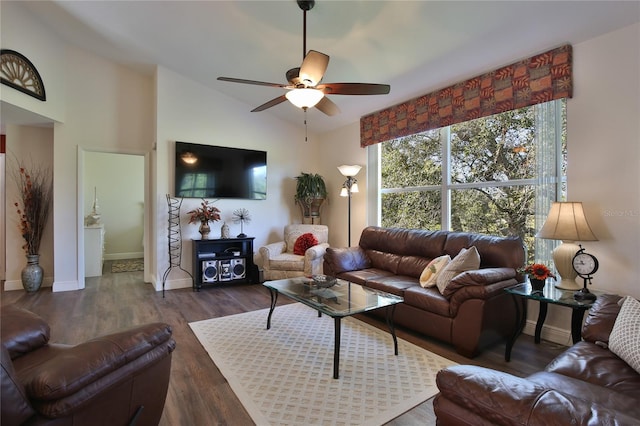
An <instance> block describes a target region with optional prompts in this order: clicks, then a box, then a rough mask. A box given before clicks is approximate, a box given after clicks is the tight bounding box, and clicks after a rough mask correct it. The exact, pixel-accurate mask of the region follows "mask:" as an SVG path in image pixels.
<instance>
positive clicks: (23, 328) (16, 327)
mask: <svg viewBox="0 0 640 426" xmlns="http://www.w3.org/2000/svg"><path fill="white" fill-rule="evenodd" d="M50 334H51V330H50V328H49V324H47V323H46V322H45V320H44V319H42V318H41V317H40V316H38V315H36V314H34V313H33V312H30V311H27V310H26V309H22V308H18V307H17V306H14V305H7V306H3V307H2V314H1V316H0V337H1V338H2V345H3V346H4V347H5V348H7V351H8V352H9V356H10V357H11V359H16V358H18V357H19V356H21V355H24V354H26V353H29V352H31V351H33V350H35V349H38V348H40V347H42V346H44V345H46V344H47V342H48V341H49V337H50Z"/></svg>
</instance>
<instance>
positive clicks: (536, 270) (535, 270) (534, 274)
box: [523, 263, 556, 280]
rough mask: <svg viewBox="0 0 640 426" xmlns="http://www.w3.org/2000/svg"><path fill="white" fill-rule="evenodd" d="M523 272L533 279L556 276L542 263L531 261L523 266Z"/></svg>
mask: <svg viewBox="0 0 640 426" xmlns="http://www.w3.org/2000/svg"><path fill="white" fill-rule="evenodd" d="M523 272H524V273H525V274H527V275H529V278H532V279H535V280H546V279H547V278H554V279H555V277H556V276H555V275H553V273H551V271H550V270H549V268H547V267H546V266H545V265H544V264H542V263H533V264H531V265H527V266H526V267H525V268H524V270H523Z"/></svg>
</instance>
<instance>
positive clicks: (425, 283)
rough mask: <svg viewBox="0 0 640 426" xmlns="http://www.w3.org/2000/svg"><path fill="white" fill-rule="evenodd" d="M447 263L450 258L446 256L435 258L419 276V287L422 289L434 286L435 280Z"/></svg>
mask: <svg viewBox="0 0 640 426" xmlns="http://www.w3.org/2000/svg"><path fill="white" fill-rule="evenodd" d="M449 262H451V256H449V255H448V254H445V255H443V256H440V257H436V258H435V259H433V260H432V261H431V262H429V264H428V265H427V267H426V268H424V271H422V274H421V275H420V285H421V286H422V287H424V288H427V287H433V286H434V285H436V278H437V277H438V275H439V274H440V272H441V271H442V270H443V269H444V267H445V266H447V264H448V263H449Z"/></svg>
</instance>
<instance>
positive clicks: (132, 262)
mask: <svg viewBox="0 0 640 426" xmlns="http://www.w3.org/2000/svg"><path fill="white" fill-rule="evenodd" d="M136 271H144V259H119V260H114V261H113V263H112V264H111V272H136Z"/></svg>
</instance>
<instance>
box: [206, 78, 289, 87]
mask: <svg viewBox="0 0 640 426" xmlns="http://www.w3.org/2000/svg"><path fill="white" fill-rule="evenodd" d="M218 80H220V81H229V82H231V83H242V84H255V85H258V86H269V87H283V88H287V87H289V86H287V85H284V84H278V83H268V82H266V81H256V80H244V79H242V78H233V77H218Z"/></svg>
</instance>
